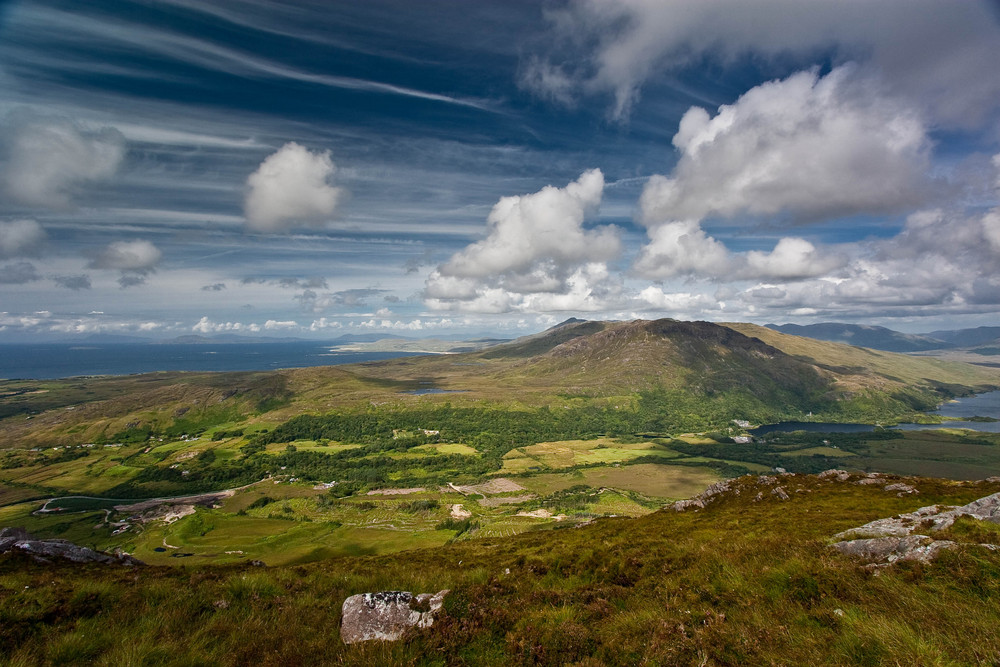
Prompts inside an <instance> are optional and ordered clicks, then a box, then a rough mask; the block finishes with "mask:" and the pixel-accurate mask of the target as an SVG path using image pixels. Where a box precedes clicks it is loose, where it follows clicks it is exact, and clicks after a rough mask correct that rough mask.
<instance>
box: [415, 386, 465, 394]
mask: <svg viewBox="0 0 1000 667" xmlns="http://www.w3.org/2000/svg"><path fill="white" fill-rule="evenodd" d="M403 393H404V394H409V395H410V396H424V395H425V394H464V393H465V392H464V391H463V390H461V389H438V388H437V387H427V388H426V389H411V390H409V391H404V392H403Z"/></svg>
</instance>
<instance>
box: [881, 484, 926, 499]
mask: <svg viewBox="0 0 1000 667" xmlns="http://www.w3.org/2000/svg"><path fill="white" fill-rule="evenodd" d="M883 488H884V489H885V490H886V491H898V492H899V493H897V494H896V495H897V496H905V495H908V494H911V493H920V492H919V491H917V490H916V489H915V488H913V487H912V486H910V485H909V484H903V483H902V482H899V483H897V484H886V485H885V487H883Z"/></svg>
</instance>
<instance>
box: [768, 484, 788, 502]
mask: <svg viewBox="0 0 1000 667" xmlns="http://www.w3.org/2000/svg"><path fill="white" fill-rule="evenodd" d="M771 495H772V496H778V498H779V499H780V500H788V492H787V491H785V490H784V489H783V488H782V487H780V486H776V487H774V488H773V489H771Z"/></svg>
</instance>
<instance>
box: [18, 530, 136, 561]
mask: <svg viewBox="0 0 1000 667" xmlns="http://www.w3.org/2000/svg"><path fill="white" fill-rule="evenodd" d="M8 551H10V552H17V553H24V554H28V555H30V556H31V557H32V558H34V559H35V560H36V561H38V562H41V563H47V562H50V561H51V559H53V558H61V559H64V560H68V561H72V562H74V563H105V564H107V565H142V564H143V563H142V561H140V560H137V559H135V558H133V557H132V556H130V555H129V554H124V553H123V554H108V553H104V552H103V551H94V550H93V549H88V548H87V547H81V546H79V545H76V544H73V543H72V542H69V541H67V540H41V539H38V538H37V537H34V536H32V535H30V534H29V533H27V532H26V531H25V530H24V529H23V528H4V529H2V530H0V553H6V552H8Z"/></svg>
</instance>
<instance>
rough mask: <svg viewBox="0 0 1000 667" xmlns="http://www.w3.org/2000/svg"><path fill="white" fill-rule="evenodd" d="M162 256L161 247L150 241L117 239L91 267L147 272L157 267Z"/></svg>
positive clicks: (94, 260) (101, 253) (139, 272)
mask: <svg viewBox="0 0 1000 667" xmlns="http://www.w3.org/2000/svg"><path fill="white" fill-rule="evenodd" d="M162 257H163V253H162V252H160V249H159V248H157V247H156V246H155V245H153V244H152V243H151V242H149V241H145V240H136V241H115V242H114V243H111V244H109V245H108V246H107V247H106V248H104V250H102V251H101V252H100V253H99V254H98V255H97V256H96V257H95V258H94V259H93V261H91V262H90V264H89V267H90V268H93V269H117V270H119V271H128V272H133V273H138V274H145V273H149V272H150V271H152V270H153V269H155V268H156V265H157V264H159V263H160V259H161V258H162Z"/></svg>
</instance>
